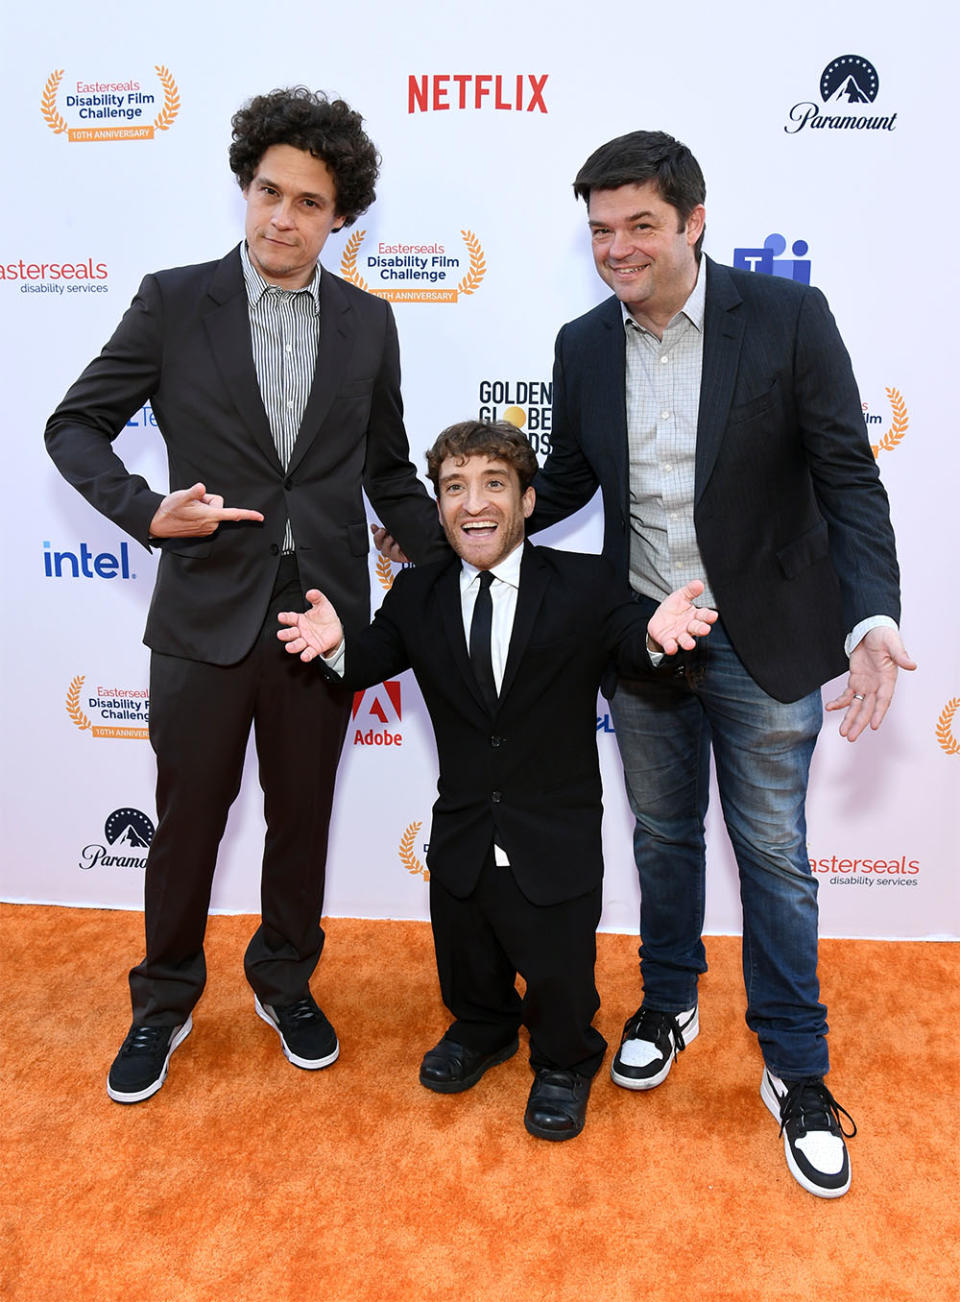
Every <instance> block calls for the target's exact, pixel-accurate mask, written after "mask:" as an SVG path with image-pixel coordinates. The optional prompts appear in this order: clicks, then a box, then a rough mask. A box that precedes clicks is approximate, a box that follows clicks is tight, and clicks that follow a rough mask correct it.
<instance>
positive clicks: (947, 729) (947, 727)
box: [937, 696, 960, 755]
mask: <svg viewBox="0 0 960 1302" xmlns="http://www.w3.org/2000/svg"><path fill="white" fill-rule="evenodd" d="M958 708H960V696H954V697H953V699H952V700H949V701H948V702H947V703H946V705H945V706H944V707H943V709H942V710H941V712H940V718H939V719H938V720H937V741H938V742H939V743H940V745H941V746H942V747H943V749H944V750H945V751H946V752H947V754H948V755H960V741H957V739H956V737H954V735H953V731H952V728H951V725H952V723H953V716H954V715H955V714H956V712H957V709H958Z"/></svg>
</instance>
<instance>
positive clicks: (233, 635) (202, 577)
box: [45, 249, 447, 664]
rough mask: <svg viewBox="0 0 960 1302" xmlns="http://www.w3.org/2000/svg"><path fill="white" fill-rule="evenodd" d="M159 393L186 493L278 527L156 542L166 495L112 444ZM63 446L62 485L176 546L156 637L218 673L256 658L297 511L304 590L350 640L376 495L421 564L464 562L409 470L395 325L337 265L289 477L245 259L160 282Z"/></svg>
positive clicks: (154, 616) (175, 483)
mask: <svg viewBox="0 0 960 1302" xmlns="http://www.w3.org/2000/svg"><path fill="white" fill-rule="evenodd" d="M148 399H149V400H150V402H151V403H152V405H153V411H154V415H155V416H156V420H157V424H158V426H159V429H160V433H161V434H162V436H163V439H164V442H165V443H166V446H167V457H168V461H169V467H170V481H169V482H170V486H171V488H173V489H178V488H188V487H189V486H190V485H192V484H194V483H196V482H198V481H202V482H203V483H204V484H206V486H207V491H208V492H211V493H219V494H220V495H222V497H223V499H224V501H225V503H226V505H227V506H238V507H247V508H250V509H252V510H257V511H261V512H263V515H264V522H263V524H253V523H244V522H225V523H223V524H221V525H220V527H219V528H218V529H217V531H216V532H215V533H214V534H212V535H210V536H209V537H205V538H169V539H164V540H162V541H160V540H158V541H153V542H152V543H151V540H150V539H149V536H148V528H149V524H150V521H151V519H152V518H153V515H154V512H155V511H156V509H157V507H158V506H159V504H160V502H161V500H162V498H163V496H164V494H163V493H160V492H154V491H152V490H151V489H150V488H149V486H148V485H147V483H146V481H145V480H144V479H142V478H141V477H140V476H139V475H132V474H130V473H129V472H128V471H127V469H126V467H125V466H124V465H123V463H122V461H120V459H119V458H118V457H117V455H116V454H115V452H114V451H113V448H112V443H113V440H114V439H115V438H116V437H117V435H118V434H119V433H120V432H121V430H123V428H124V426H125V424H126V422H127V420H128V419H129V418H130V416H131V415H132V414H133V413H134V412H135V411H137V410H138V409H139V408H140V407H141V406H142V405H143V403H144V402H146V401H147V400H148ZM45 437H46V442H47V448H48V451H49V452H50V455H51V456H52V458H53V460H54V461H55V462H56V464H57V466H58V468H59V469H60V471H61V473H62V474H63V475H64V476H65V477H66V478H67V479H68V480H69V481H70V483H72V484H73V485H74V486H75V487H76V488H78V489H79V490H80V492H81V493H83V495H84V496H85V497H86V498H87V500H88V501H89V502H90V503H91V504H92V505H93V506H95V507H96V508H97V510H98V511H101V512H102V513H103V514H104V515H106V516H107V517H108V518H109V519H111V520H113V521H114V522H115V523H116V524H118V525H119V526H120V527H121V528H123V529H125V530H126V531H127V532H128V533H130V534H131V535H132V536H133V537H134V538H136V539H137V540H138V541H139V542H141V543H143V545H144V546H145V547H146V546H151V545H154V546H159V547H160V548H161V549H162V555H161V558H160V565H159V569H158V573H157V582H156V587H155V590H154V595H153V601H152V603H151V606H150V614H149V617H148V619H147V627H146V633H145V637H144V640H145V642H146V643H147V645H148V646H150V647H152V648H153V649H154V650H156V651H161V652H165V653H167V654H170V655H177V656H182V657H185V658H187V659H192V660H202V661H206V662H208V663H212V664H232V663H235V662H236V661H238V660H240V659H241V658H242V657H243V656H244V655H245V654H246V653H247V651H249V649H250V647H251V646H252V645H253V642H254V639H255V638H256V635H257V631H258V629H259V628H260V625H261V623H262V621H263V618H264V616H265V614H266V611H267V605H268V603H269V600H270V593H271V590H272V588H273V584H274V580H275V577H276V573H277V569H278V567H279V563H280V549H281V545H282V542H283V535H284V527H285V523H286V520H287V518H288V516H289V519H290V521H291V523H292V525H293V534H294V539H295V542H296V549H297V562H298V565H299V569H300V577H301V580H302V582H303V586H304V588H305V589H306V588H309V587H318V588H321V589H322V590H323V591H324V592H326V593H327V594H328V595H329V596H330V598H331V600H332V601H334V602H335V604H336V606H337V609H338V611H340V613H341V618H342V619H343V621H344V624H345V626H346V627H347V628H348V629H359V628H362V627H364V626H365V625H366V624H367V623H368V622H369V619H370V601H369V597H370V592H369V577H368V569H367V554H368V551H369V547H370V538H369V533H368V529H367V520H366V513H365V510H364V505H363V496H362V492H361V488H362V489H365V490H366V492H367V495H368V497H369V498H370V501H371V503H372V505H373V508H374V510H375V511H376V512H377V513H378V515H379V516H380V518H381V519H382V520H383V522H384V523H385V524H386V525H387V527H388V529H389V530H390V531H391V533H393V535H394V536H395V537H396V538H397V539H399V540H400V541H401V544H402V546H403V547H404V549H405V550H406V551H407V553H408V555H410V556H412V557H413V558H414V559H415V560H426V559H430V558H431V557H436V556H441V555H444V554H446V553H447V547H446V543H445V542H444V541H443V536H442V533H441V530H440V527H439V523H438V520H437V510H436V504H435V503H434V502H433V501H432V499H431V498H430V496H429V495H428V494H427V491H426V489H425V488H424V486H423V484H422V483H421V482H420V481H419V480H418V478H417V475H416V472H415V470H414V468H413V465H412V464H411V462H410V459H409V449H408V446H407V436H406V432H405V430H404V426H403V408H402V403H401V399H400V366H399V350H398V345H397V332H396V326H395V324H394V320H393V314H392V312H391V310H390V308H389V306H388V305H387V304H386V303H385V302H384V301H383V300H381V299H379V298H376V297H374V296H373V295H370V294H365V293H363V292H362V291H361V290H358V289H357V288H356V287H355V286H353V285H350V284H348V283H347V282H346V281H343V280H340V279H339V278H338V277H336V276H334V275H332V274H331V273H330V272H329V271H326V270H324V271H323V272H322V274H321V279H320V339H319V345H318V349H317V362H316V370H315V372H314V379H313V385H312V387H311V390H310V394H309V397H308V400H307V405H306V409H305V411H304V414H303V420H302V423H301V426H300V432H299V434H298V436H297V440H296V443H295V445H294V448H293V453H292V455H291V458H290V463H289V465H288V466H287V467H286V469H285V470H284V469H283V468H282V467H281V465H280V461H279V459H278V457H277V451H276V447H275V445H274V442H273V438H272V436H271V434H270V427H269V423H268V421H267V414H266V411H265V410H264V406H263V400H262V398H261V396H260V388H259V384H258V382H257V375H256V368H255V366H254V360H253V348H252V344H251V340H250V323H249V311H248V305H247V294H246V288H245V285H244V281H243V271H242V266H241V262H240V253H239V249H234V250H233V251H232V252H230V253H229V254H228V255H227V256H226V257H225V258H223V259H222V260H220V261H217V262H208V263H203V264H201V265H198V266H191V267H177V268H174V269H173V270H169V271H161V272H157V273H156V274H155V275H150V276H147V277H146V278H145V279H144V281H143V283H142V284H141V286H140V289H139V290H138V292H137V295H136V297H135V298H134V300H133V302H132V304H131V306H130V307H129V309H128V310H127V312H126V314H125V315H124V317H123V319H122V321H121V322H120V324H119V326H118V327H117V329H116V331H115V333H114V335H113V337H112V338H111V339H110V341H109V342H108V343H107V344H106V346H105V347H104V349H103V351H102V352H101V354H100V356H99V357H98V358H97V359H96V360H95V361H93V362H91V364H90V365H89V366H88V367H87V369H86V370H85V371H84V372H83V374H82V375H81V376H80V378H79V379H78V380H77V382H76V383H75V384H74V385H73V386H72V387H71V388H70V390H69V391H68V393H67V395H66V397H65V398H64V399H63V401H62V402H61V404H60V405H59V407H58V408H57V409H56V411H55V412H54V414H53V415H52V416H51V418H50V420H49V421H48V423H47V429H46V436H45Z"/></svg>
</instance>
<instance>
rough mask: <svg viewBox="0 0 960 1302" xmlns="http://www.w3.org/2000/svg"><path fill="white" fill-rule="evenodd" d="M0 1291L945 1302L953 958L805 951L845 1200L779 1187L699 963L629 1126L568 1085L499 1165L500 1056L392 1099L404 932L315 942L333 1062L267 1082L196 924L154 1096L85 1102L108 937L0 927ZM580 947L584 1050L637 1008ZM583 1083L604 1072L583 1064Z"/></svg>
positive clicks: (625, 1101) (775, 1144)
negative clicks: (818, 1010)
mask: <svg viewBox="0 0 960 1302" xmlns="http://www.w3.org/2000/svg"><path fill="white" fill-rule="evenodd" d="M0 923H2V928H3V954H4V994H5V998H4V1015H3V1022H2V1027H3V1067H2V1096H3V1107H4V1116H5V1125H4V1132H5V1146H6V1149H7V1156H6V1161H5V1163H4V1173H3V1177H2V1195H0V1203H2V1213H3V1242H2V1255H3V1267H2V1269H3V1284H2V1292H0V1296H2V1297H4V1298H9V1299H15V1300H16V1302H48V1300H49V1302H67V1300H70V1302H72V1300H74V1299H76V1300H77V1302H88V1300H89V1302H113V1300H114V1299H116V1300H117V1302H120V1300H121V1299H122V1300H123V1302H221V1300H223V1302H288V1300H289V1302H294V1300H296V1302H301V1300H302V1302H322V1300H325V1299H332V1300H333V1302H353V1300H354V1299H357V1300H358V1302H359V1300H360V1299H364V1300H366V1299H370V1300H371V1302H427V1300H429V1302H448V1300H450V1302H452V1300H453V1299H457V1300H458V1302H488V1300H491V1299H496V1300H498V1302H499V1300H500V1299H504V1300H506V1299H509V1300H510V1302H513V1300H514V1299H515V1300H516V1302H574V1300H575V1299H576V1300H577V1302H579V1300H580V1299H587V1300H589V1299H597V1302H641V1300H642V1302H646V1299H650V1302H662V1300H663V1299H670V1300H672V1299H682V1300H683V1302H688V1300H690V1302H699V1300H700V1299H704V1300H712V1299H727V1298H729V1299H767V1298H770V1299H777V1300H779V1299H786V1300H792V1299H801V1298H802V1299H817V1298H825V1299H831V1300H833V1299H840V1300H843V1302H846V1300H847V1299H850V1300H852V1302H860V1300H861V1299H863V1300H868V1299H884V1300H886V1299H891V1300H893V1299H925V1300H926V1302H939V1299H956V1298H957V1297H958V1296H960V1284H958V1276H960V1260H958V1214H957V1204H958V1198H957V1195H958V1181H957V1175H958V1160H957V1120H958V1098H957V1080H958V1052H957V1043H958V1036H957V1026H958V1014H960V1006H958V1005H960V999H958V994H957V981H956V979H955V973H956V962H957V956H958V950H957V948H956V946H952V945H948V944H924V943H901V944H894V943H888V942H859V941H857V942H853V941H827V942H824V944H823V946H822V957H821V980H822V984H823V991H824V997H825V999H826V1001H827V1003H828V1004H829V1005H830V1023H831V1032H832V1033H831V1045H832V1051H833V1057H834V1063H835V1069H834V1071H833V1073H832V1074H831V1076H830V1079H829V1084H830V1085H831V1087H832V1089H833V1090H834V1093H835V1094H836V1095H837V1098H838V1099H839V1101H840V1102H841V1103H842V1104H843V1105H844V1106H845V1107H846V1108H847V1109H848V1110H849V1111H850V1112H851V1113H852V1114H853V1116H854V1118H855V1120H856V1122H857V1124H858V1126H859V1127H860V1134H859V1135H858V1136H857V1138H856V1139H854V1140H853V1141H852V1143H851V1146H850V1147H851V1155H852V1165H853V1187H852V1189H851V1190H850V1193H849V1194H848V1195H847V1196H846V1197H845V1198H842V1199H839V1200H837V1201H834V1202H827V1201H824V1200H820V1199H816V1198H813V1197H811V1196H810V1195H809V1194H807V1193H805V1192H804V1191H803V1190H802V1189H800V1187H799V1186H798V1185H797V1184H795V1183H794V1181H793V1179H792V1178H791V1177H790V1175H789V1174H788V1172H787V1169H786V1166H785V1163H784V1160H783V1153H782V1148H781V1143H780V1140H779V1139H778V1137H777V1133H776V1126H775V1124H774V1122H773V1120H772V1118H771V1117H770V1115H769V1113H768V1112H767V1110H766V1108H765V1107H764V1106H763V1104H762V1103H761V1102H760V1099H759V1093H758V1090H759V1083H760V1070H761V1068H760V1059H759V1055H758V1051H757V1049H756V1045H755V1043H754V1041H753V1040H752V1037H751V1036H750V1035H749V1033H748V1032H747V1030H746V1027H745V1026H744V1023H743V993H742V985H741V980H740V972H739V953H738V951H739V944H738V942H737V941H736V940H733V939H730V938H717V939H713V940H710V941H709V942H708V956H709V960H710V964H711V970H710V972H709V974H708V975H707V977H706V978H705V979H704V981H703V985H702V987H701V1025H702V1030H701V1034H700V1037H699V1039H698V1040H697V1041H696V1043H695V1044H693V1045H692V1046H691V1047H690V1049H689V1050H688V1051H687V1052H686V1053H684V1054H682V1055H681V1058H680V1061H679V1063H678V1064H677V1066H676V1067H675V1068H674V1071H673V1072H672V1074H671V1076H670V1078H669V1080H668V1081H667V1082H666V1083H665V1085H664V1086H663V1087H662V1088H660V1089H658V1090H655V1091H653V1092H652V1093H650V1094H646V1095H641V1096H637V1095H631V1094H628V1093H627V1092H626V1091H624V1090H620V1089H617V1088H616V1087H615V1086H613V1085H612V1084H611V1082H610V1080H609V1077H608V1076H607V1074H606V1069H604V1070H603V1072H602V1073H601V1075H600V1076H599V1077H598V1078H597V1081H596V1083H595V1085H594V1090H593V1095H592V1098H591V1104H590V1110H589V1113H588V1117H587V1126H586V1129H585V1130H584V1132H583V1134H582V1135H581V1136H580V1137H579V1138H578V1139H576V1140H573V1141H571V1142H568V1143H563V1144H548V1143H544V1142H542V1141H539V1140H536V1139H534V1138H532V1137H531V1136H529V1135H527V1133H526V1132H525V1130H524V1129H523V1124H522V1116H523V1108H524V1104H525V1101H526V1096H527V1091H528V1089H529V1083H530V1073H529V1068H528V1066H527V1063H526V1060H525V1053H524V1052H523V1051H521V1053H520V1054H518V1055H517V1056H516V1057H515V1058H514V1059H513V1060H512V1061H510V1062H509V1063H507V1064H505V1065H504V1066H503V1067H500V1068H498V1069H496V1070H495V1071H493V1072H491V1073H490V1074H489V1075H488V1076H486V1077H485V1078H484V1079H483V1080H482V1081H481V1082H480V1084H479V1085H477V1086H476V1088H475V1089H473V1090H471V1091H469V1092H468V1093H465V1094H462V1095H458V1096H446V1097H445V1096H440V1095H436V1094H431V1093H429V1092H428V1091H426V1090H424V1089H423V1088H422V1087H421V1086H420V1085H419V1084H418V1082H417V1066H418V1064H419V1060H420V1056H421V1054H422V1053H423V1051H424V1049H425V1048H428V1047H429V1046H430V1045H431V1044H432V1043H433V1042H434V1040H435V1039H436V1038H438V1037H439V1035H440V1033H441V1032H442V1030H443V1028H444V1025H445V1018H444V1010H443V1007H442V1005H441V1003H440V1001H439V998H438V995H437V993H436V983H435V977H434V973H433V965H432V950H431V943H430V936H429V931H428V928H427V927H426V926H425V925H424V924H421V923H409V922H364V921H356V920H349V919H332V920H330V921H329V923H328V924H327V935H328V943H327V948H326V950H325V953H324V956H323V959H322V961H321V964H320V968H319V970H318V974H317V976H316V978H315V980H314V992H315V994H316V995H317V996H318V998H319V1000H320V1002H321V1003H322V1004H323V1006H324V1008H325V1010H326V1012H327V1013H328V1015H329V1016H330V1018H331V1020H332V1021H333V1022H334V1024H335V1026H336V1027H337V1029H338V1032H339V1035H340V1040H341V1044H342V1053H341V1058H340V1061H339V1062H338V1063H337V1064H336V1065H335V1066H333V1067H332V1068H330V1069H328V1070H326V1071H321V1072H304V1071H299V1070H297V1069H296V1068H294V1067H291V1066H289V1064H287V1063H286V1062H285V1061H284V1059H283V1057H282V1056H281V1052H280V1046H279V1040H278V1038H277V1036H276V1035H275V1034H274V1033H273V1032H272V1031H271V1030H270V1028H269V1027H267V1026H265V1025H264V1023H263V1022H262V1021H260V1020H259V1019H258V1018H257V1017H256V1016H255V1015H254V1012H253V1001H252V997H251V995H250V992H249V990H248V989H247V987H246V985H245V983H244V980H243V976H242V970H241V959H242V953H243V948H244V945H245V943H246V938H247V936H248V934H249V932H250V931H251V929H252V925H253V924H252V921H251V919H249V918H237V917H231V918H222V917H221V918H213V919H211V923H210V930H209V944H208V966H209V972H210V977H209V984H208V989H207V992H206V994H205V996H204V998H203V1000H202V1002H201V1004H200V1005H199V1008H198V1010H197V1011H196V1013H195V1015H194V1031H193V1034H192V1035H191V1036H190V1037H189V1039H188V1040H186V1041H185V1043H184V1044H183V1046H182V1047H181V1048H180V1049H179V1050H177V1052H176V1053H175V1054H174V1056H173V1059H172V1063H171V1070H170V1075H169V1077H168V1080H167V1083H166V1085H165V1086H164V1088H163V1089H162V1090H161V1091H160V1093H159V1094H157V1095H156V1096H155V1097H154V1098H153V1099H151V1100H149V1101H148V1102H146V1103H143V1104H139V1105H136V1106H131V1107H122V1106H118V1105H117V1104H114V1103H111V1102H110V1101H109V1100H108V1098H107V1096H106V1093H105V1090H104V1078H105V1074H106V1071H107V1068H108V1066H109V1063H110V1060H111V1059H112V1057H113V1054H114V1052H115V1050H116V1048H117V1047H118V1045H119V1043H120V1041H121V1039H122V1038H123V1035H124V1034H125V1032H126V1029H127V1020H128V1012H127V1003H126V989H125V981H124V973H125V969H126V966H128V965H129V964H131V963H132V962H134V961H136V959H137V958H138V956H139V950H140V943H141V942H140V928H141V925H142V920H141V918H140V915H138V914H128V913H122V912H101V911H88V910H78V909H59V908H39V907H25V906H16V905H4V906H2V908H0ZM635 949H636V941H635V939H633V938H631V937H627V936H601V937H600V961H599V974H598V986H599V988H600V992H601V995H602V998H603V1008H602V1010H601V1013H600V1017H599V1025H600V1028H601V1030H602V1031H603V1032H604V1034H605V1035H606V1036H607V1038H608V1040H611V1041H613V1040H615V1039H616V1037H617V1035H618V1033H619V1029H620V1025H621V1023H622V1021H623V1018H624V1017H625V1016H626V1014H627V1013H628V1012H631V1011H632V1010H633V1008H634V1006H635V1004H636V1003H637V1002H638V985H637V973H636V961H635ZM608 1061H609V1060H608Z"/></svg>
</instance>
